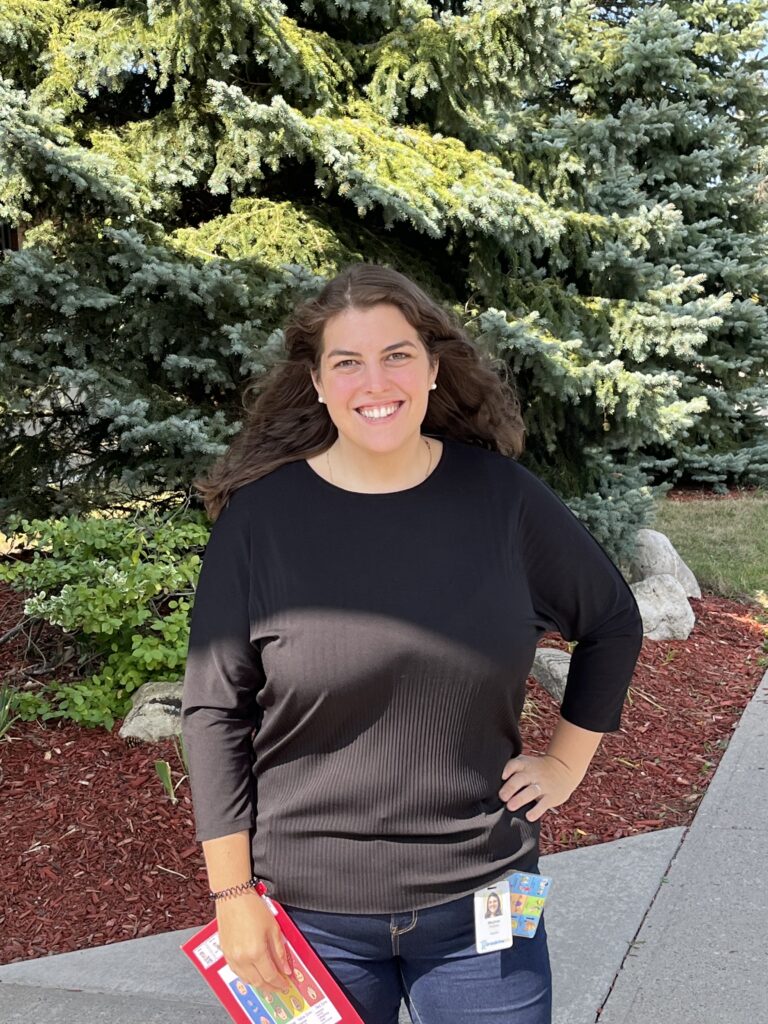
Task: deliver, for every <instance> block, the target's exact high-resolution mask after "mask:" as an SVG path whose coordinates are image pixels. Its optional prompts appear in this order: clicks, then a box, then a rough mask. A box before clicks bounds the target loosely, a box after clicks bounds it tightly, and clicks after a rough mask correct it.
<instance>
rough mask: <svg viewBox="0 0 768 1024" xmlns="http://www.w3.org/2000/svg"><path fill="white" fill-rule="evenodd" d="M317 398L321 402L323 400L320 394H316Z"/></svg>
mask: <svg viewBox="0 0 768 1024" xmlns="http://www.w3.org/2000/svg"><path fill="white" fill-rule="evenodd" d="M317 400H318V402H323V403H324V402H325V399H324V398H323V396H322V395H318V396H317Z"/></svg>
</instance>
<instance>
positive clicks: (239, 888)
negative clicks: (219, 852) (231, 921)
mask: <svg viewBox="0 0 768 1024" xmlns="http://www.w3.org/2000/svg"><path fill="white" fill-rule="evenodd" d="M258 884H259V880H258V878H257V877H256V875H254V876H253V878H251V879H249V881H247V882H241V883H240V885H231V886H230V887H229V889H220V890H219V892H213V890H211V891H210V892H209V893H208V896H209V898H210V899H212V900H224V899H226V898H227V896H237V895H239V893H241V892H248V890H249V889H255V888H256V886H257V885H258Z"/></svg>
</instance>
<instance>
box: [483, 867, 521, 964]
mask: <svg viewBox="0 0 768 1024" xmlns="http://www.w3.org/2000/svg"><path fill="white" fill-rule="evenodd" d="M511 945H512V916H511V911H510V906H509V882H508V881H507V879H506V878H502V879H501V881H499V882H494V883H493V885H486V886H485V888H483V889H478V890H477V891H476V892H475V948H476V949H477V952H478V953H492V952H494V951H495V950H497V949H508V948H509V947H510V946H511Z"/></svg>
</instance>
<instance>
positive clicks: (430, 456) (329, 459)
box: [325, 437, 432, 483]
mask: <svg viewBox="0 0 768 1024" xmlns="http://www.w3.org/2000/svg"><path fill="white" fill-rule="evenodd" d="M422 441H423V442H424V444H425V445H426V446H427V452H428V454H429V462H428V463H427V472H426V473H425V474H424V480H426V479H427V477H428V476H429V471H430V469H431V468H432V445H431V444H430V443H429V441H428V440H427V438H426V437H422ZM325 458H326V462H327V463H328V474H329V476H330V478H331V483H333V482H334V480H333V470H332V469H331V449H330V448H327V449H326V452H325ZM423 482H424V481H422V483H423Z"/></svg>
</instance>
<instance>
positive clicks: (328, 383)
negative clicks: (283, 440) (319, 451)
mask: <svg viewBox="0 0 768 1024" xmlns="http://www.w3.org/2000/svg"><path fill="white" fill-rule="evenodd" d="M391 338H399V339H400V340H399V341H395V342H391V340H390V339H391ZM351 345H356V346H357V349H358V351H355V350H353V349H352V348H351V347H348V346H351ZM438 370H439V357H438V356H434V355H432V353H431V352H430V351H429V349H428V348H427V346H426V345H425V344H424V342H422V340H421V339H420V337H419V334H418V331H417V330H416V328H415V327H413V326H412V325H411V324H410V323H409V322H408V320H406V318H405V317H404V316H403V314H402V313H401V311H400V310H399V309H398V308H397V306H394V305H391V304H389V303H381V304H378V305H376V306H372V307H370V308H369V309H355V308H351V309H346V310H344V311H343V312H341V313H337V314H336V316H334V317H332V318H331V319H330V320H329V321H328V322H327V324H326V326H325V331H324V332H323V351H322V354H321V357H320V369H319V371H318V372H315V371H314V370H313V371H312V382H313V384H314V385H315V387H316V388H317V391H318V396H319V400H320V402H322V403H324V404H327V406H328V415H329V416H330V417H331V419H332V420H333V422H334V425H335V426H336V429H337V430H338V437H337V439H336V441H335V442H334V444H333V445H331V447H330V448H328V449H327V450H326V452H325V454H324V456H320V457H319V458H315V459H309V460H308V461H309V463H310V465H311V466H312V467H313V468H314V469H315V471H316V472H318V473H320V474H321V475H323V474H324V468H323V467H324V466H327V471H328V477H329V479H330V480H331V481H332V482H334V483H338V484H339V485H340V486H343V487H346V488H347V489H348V490H357V491H373V492H376V491H396V490H401V489H403V488H405V487H410V486H411V485H412V484H414V483H416V482H418V481H419V480H423V479H424V477H425V476H426V475H427V474H428V472H429V466H430V465H431V464H432V461H433V459H436V458H437V457H438V456H439V452H440V446H439V443H438V442H433V446H430V442H429V441H428V440H427V439H426V438H424V437H422V436H421V425H422V423H423V422H424V417H425V416H426V413H427V396H428V394H429V391H430V390H434V389H435V388H436V387H437V385H436V384H435V378H436V377H437V374H438ZM425 446H426V450H425ZM432 447H433V448H434V455H433V451H432ZM425 461H426V465H427V469H426V470H425ZM332 466H335V467H336V472H335V473H334V471H333V469H332Z"/></svg>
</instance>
